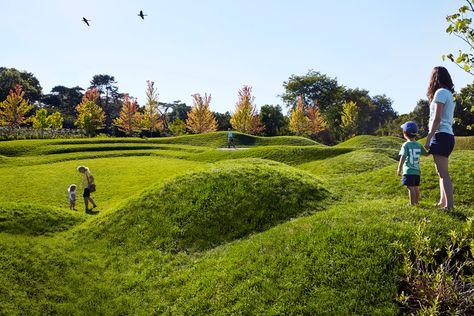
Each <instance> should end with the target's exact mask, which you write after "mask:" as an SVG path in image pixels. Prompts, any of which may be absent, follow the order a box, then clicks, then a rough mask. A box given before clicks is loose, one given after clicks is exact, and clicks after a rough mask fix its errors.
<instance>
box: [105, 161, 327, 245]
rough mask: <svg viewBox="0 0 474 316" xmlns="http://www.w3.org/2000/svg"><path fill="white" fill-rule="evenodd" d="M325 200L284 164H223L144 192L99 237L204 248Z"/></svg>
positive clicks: (306, 177) (316, 185)
mask: <svg viewBox="0 0 474 316" xmlns="http://www.w3.org/2000/svg"><path fill="white" fill-rule="evenodd" d="M327 197H328V193H327V191H326V190H325V189H323V188H322V186H321V184H320V182H319V181H318V180H316V179H315V178H314V177H313V176H311V175H310V174H309V173H306V172H303V171H300V170H297V169H294V168H291V167H288V166H285V165H283V164H279V163H275V162H267V161H264V160H255V159H253V160H243V161H232V162H224V163H219V164H216V165H215V166H213V167H212V168H210V169H208V170H205V171H200V172H194V173H190V174H186V175H183V176H180V177H177V178H174V179H172V180H170V181H169V182H167V183H166V184H165V185H164V186H162V187H161V186H157V187H154V188H152V189H149V190H147V191H146V192H144V193H143V194H142V195H141V196H140V197H139V198H137V199H135V200H133V201H131V202H130V203H129V204H128V205H126V206H125V207H124V208H123V209H121V210H119V211H117V216H116V217H115V218H111V219H109V220H108V222H107V223H105V225H106V227H107V228H106V230H104V231H102V234H103V235H104V236H107V237H106V238H110V237H111V236H114V238H115V241H116V242H119V243H123V242H126V243H128V244H133V245H138V244H143V245H148V246H150V245H152V246H153V247H159V248H161V249H164V250H172V251H181V250H187V251H194V250H204V249H209V248H212V247H214V246H217V245H219V244H222V243H225V242H228V241H232V240H234V239H238V238H242V237H244V236H247V235H249V234H250V233H252V232H259V231H264V230H266V229H268V228H270V227H272V226H275V225H277V224H279V223H281V222H283V221H285V220H288V219H290V218H293V217H296V216H299V215H302V214H305V213H308V212H314V211H316V210H319V209H321V208H322V207H323V206H324V205H325V204H326V203H324V200H325V199H326V198H327Z"/></svg>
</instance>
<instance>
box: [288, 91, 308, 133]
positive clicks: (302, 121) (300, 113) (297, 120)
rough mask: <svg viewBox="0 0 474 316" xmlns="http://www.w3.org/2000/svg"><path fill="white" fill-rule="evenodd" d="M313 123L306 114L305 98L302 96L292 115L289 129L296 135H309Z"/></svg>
mask: <svg viewBox="0 0 474 316" xmlns="http://www.w3.org/2000/svg"><path fill="white" fill-rule="evenodd" d="M310 126H311V121H310V120H309V118H308V117H307V116H306V114H305V109H304V97H303V96H300V97H299V98H298V101H297V102H296V106H295V108H294V109H293V110H291V113H290V122H289V128H290V131H291V132H292V133H293V134H295V135H308V134H309V132H310Z"/></svg>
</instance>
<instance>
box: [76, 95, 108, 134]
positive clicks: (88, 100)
mask: <svg viewBox="0 0 474 316" xmlns="http://www.w3.org/2000/svg"><path fill="white" fill-rule="evenodd" d="M98 98H99V91H98V90H97V88H92V89H89V90H87V91H86V93H85V94H84V96H83V97H82V102H81V103H79V104H78V105H77V106H76V111H77V119H76V122H75V124H76V126H77V127H79V128H81V129H83V130H84V131H85V132H86V133H87V135H88V136H94V135H95V131H96V130H97V129H99V128H102V127H104V126H105V124H104V123H105V113H104V110H102V108H101V107H100V106H98V105H97V99H98Z"/></svg>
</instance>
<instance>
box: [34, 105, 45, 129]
mask: <svg viewBox="0 0 474 316" xmlns="http://www.w3.org/2000/svg"><path fill="white" fill-rule="evenodd" d="M31 121H32V122H33V128H40V129H44V128H48V127H49V125H48V111H47V110H46V109H39V110H37V111H36V114H35V116H33V117H32V118H31Z"/></svg>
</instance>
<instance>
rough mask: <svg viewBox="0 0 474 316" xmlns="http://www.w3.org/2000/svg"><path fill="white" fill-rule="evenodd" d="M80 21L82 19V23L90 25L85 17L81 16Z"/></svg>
mask: <svg viewBox="0 0 474 316" xmlns="http://www.w3.org/2000/svg"><path fill="white" fill-rule="evenodd" d="M82 21H84V23H86V24H87V26H90V25H89V21H90V20H88V19H86V18H85V17H82Z"/></svg>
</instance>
